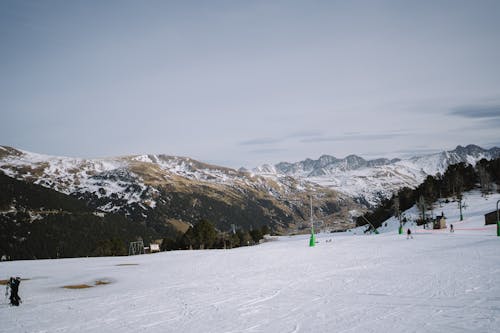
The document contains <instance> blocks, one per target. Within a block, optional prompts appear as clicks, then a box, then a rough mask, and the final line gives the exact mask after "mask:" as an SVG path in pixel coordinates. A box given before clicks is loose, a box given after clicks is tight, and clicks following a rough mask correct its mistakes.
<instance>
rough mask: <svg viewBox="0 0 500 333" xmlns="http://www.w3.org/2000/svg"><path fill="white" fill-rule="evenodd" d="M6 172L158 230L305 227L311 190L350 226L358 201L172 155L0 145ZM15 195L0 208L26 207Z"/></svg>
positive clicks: (330, 216) (327, 219)
mask: <svg viewBox="0 0 500 333" xmlns="http://www.w3.org/2000/svg"><path fill="white" fill-rule="evenodd" d="M0 173H3V174H5V175H6V176H8V177H11V178H14V179H16V180H18V181H22V182H26V183H30V184H33V185H36V186H41V187H44V188H48V189H51V190H55V191H57V192H59V193H61V194H64V195H67V196H69V197H71V198H74V199H77V200H80V201H82V202H84V203H85V204H86V205H87V206H88V207H90V208H91V209H93V210H94V211H95V213H96V214H98V215H99V216H104V215H106V214H122V215H124V216H125V217H127V218H128V219H130V220H133V221H136V222H138V223H141V224H143V225H146V226H148V227H150V228H152V229H153V230H154V231H156V232H157V234H158V235H166V234H173V233H175V232H184V231H186V230H187V228H188V227H189V226H191V225H194V224H196V223H197V222H198V221H200V220H201V219H207V220H209V221H211V222H213V223H214V224H215V225H216V227H217V228H218V229H219V230H221V231H229V230H231V229H233V225H234V226H235V227H236V228H242V229H245V230H250V229H252V228H258V227H261V226H264V225H266V226H268V227H270V228H271V230H273V231H274V232H283V231H286V232H290V231H292V232H293V231H294V230H295V231H296V232H299V231H300V230H301V229H303V228H305V227H307V226H309V224H310V223H309V216H310V208H309V193H312V192H314V196H315V198H314V212H313V213H314V217H315V219H316V220H317V221H321V224H323V225H324V226H328V227H329V228H332V229H345V228H347V227H349V226H351V225H352V219H351V215H350V212H351V211H352V210H356V209H359V208H360V205H359V204H357V203H355V202H354V201H353V200H352V199H350V198H349V197H348V196H345V195H343V194H340V193H337V192H335V191H333V190H331V189H328V188H326V187H323V186H320V185H318V184H315V183H312V182H309V181H307V180H297V179H295V178H293V177H286V176H285V177H279V179H269V178H266V177H261V176H259V175H252V174H250V173H247V172H241V171H237V170H233V169H229V168H225V167H220V166H215V165H210V164H206V163H202V162H199V161H195V160H193V159H190V158H187V157H176V156H168V155H133V156H122V157H114V158H104V159H81V158H70V157H56V156H49V155H41V154H36V153H31V152H27V151H22V150H19V149H15V148H12V147H5V146H0ZM23 195H26V194H23ZM16 202H17V203H19V200H17V201H15V198H12V200H11V201H10V202H4V204H3V206H4V207H0V214H2V211H3V212H12V211H16V210H20V211H22V210H26V207H16ZM0 206H1V205H0ZM36 210H37V211H40V209H39V208H37V209H36Z"/></svg>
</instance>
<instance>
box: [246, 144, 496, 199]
mask: <svg viewBox="0 0 500 333" xmlns="http://www.w3.org/2000/svg"><path fill="white" fill-rule="evenodd" d="M498 157H500V148H497V147H494V148H491V149H483V148H481V147H479V146H476V145H467V146H465V147H462V146H457V147H456V148H455V149H454V150H451V151H443V152H439V153H435V154H427V155H423V156H417V157H411V158H408V159H400V158H394V159H387V158H379V159H373V160H365V159H363V158H362V157H359V156H356V155H349V156H347V157H345V158H336V157H334V156H330V155H323V156H321V157H320V158H319V159H317V160H313V159H306V160H303V161H300V162H296V163H289V162H281V163H278V164H275V165H269V164H266V165H262V166H260V167H257V168H255V169H253V170H252V171H251V172H252V173H254V174H256V175H260V176H263V177H267V178H270V179H279V178H280V177H284V176H287V177H293V178H295V179H298V180H307V181H310V182H313V183H315V184H318V185H321V186H325V187H328V188H330V189H333V190H335V191H337V192H340V193H343V194H345V195H347V196H349V197H351V198H353V199H355V200H356V201H357V202H359V203H361V204H363V205H366V206H369V207H374V206H376V205H377V204H378V203H379V202H380V200H381V199H384V198H388V197H390V196H391V195H392V194H393V193H394V192H396V191H397V190H399V189H401V188H403V187H410V188H414V187H416V186H418V185H419V184H420V183H422V182H423V180H424V179H425V178H426V177H427V176H429V175H431V176H435V175H437V174H439V173H441V174H442V173H444V172H445V170H446V169H447V168H448V166H449V165H452V164H457V163H460V162H466V163H468V164H472V165H475V164H476V162H478V161H479V160H481V159H483V158H485V159H488V160H490V159H494V158H498Z"/></svg>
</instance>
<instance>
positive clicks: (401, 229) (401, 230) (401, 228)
mask: <svg viewBox="0 0 500 333" xmlns="http://www.w3.org/2000/svg"><path fill="white" fill-rule="evenodd" d="M399 234H400V235H402V234H403V226H402V225H401V224H399Z"/></svg>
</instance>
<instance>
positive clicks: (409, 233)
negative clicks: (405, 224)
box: [406, 228, 413, 239]
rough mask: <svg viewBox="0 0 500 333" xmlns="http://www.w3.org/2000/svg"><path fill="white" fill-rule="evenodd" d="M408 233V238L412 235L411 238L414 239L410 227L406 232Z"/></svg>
mask: <svg viewBox="0 0 500 333" xmlns="http://www.w3.org/2000/svg"><path fill="white" fill-rule="evenodd" d="M406 234H407V236H406V239H410V237H411V239H413V236H412V235H411V230H410V228H408V231H407V232H406Z"/></svg>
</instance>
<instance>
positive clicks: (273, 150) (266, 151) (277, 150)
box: [249, 148, 287, 154]
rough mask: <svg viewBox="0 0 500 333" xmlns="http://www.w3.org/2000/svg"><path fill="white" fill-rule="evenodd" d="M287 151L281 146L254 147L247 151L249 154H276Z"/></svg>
mask: <svg viewBox="0 0 500 333" xmlns="http://www.w3.org/2000/svg"><path fill="white" fill-rule="evenodd" d="M285 151H287V149H283V148H268V149H255V150H251V151H249V153H251V154H276V153H282V152H285Z"/></svg>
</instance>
